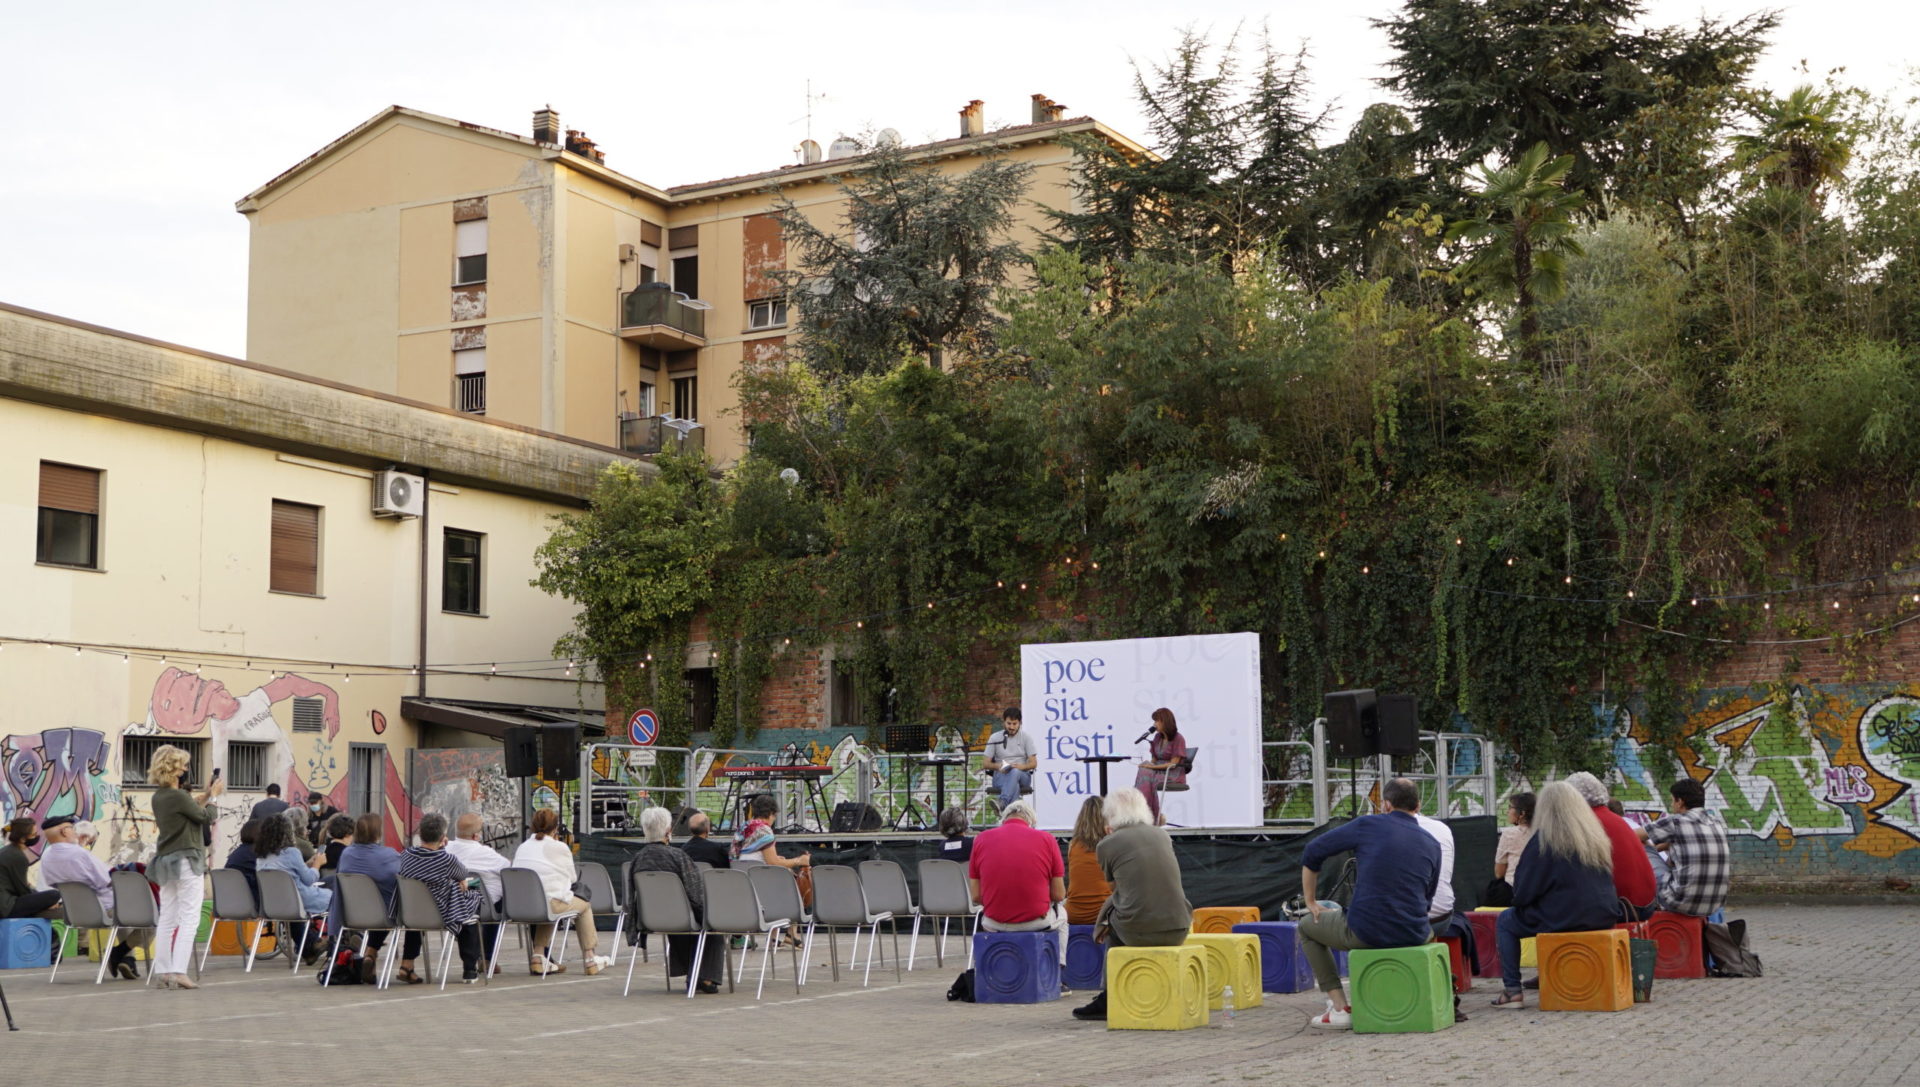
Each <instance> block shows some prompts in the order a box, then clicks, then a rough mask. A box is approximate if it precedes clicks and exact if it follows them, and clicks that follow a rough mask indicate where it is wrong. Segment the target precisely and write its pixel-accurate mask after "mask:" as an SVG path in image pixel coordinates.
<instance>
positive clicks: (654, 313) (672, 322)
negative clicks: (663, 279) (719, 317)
mask: <svg viewBox="0 0 1920 1087" xmlns="http://www.w3.org/2000/svg"><path fill="white" fill-rule="evenodd" d="M708 308H709V307H708V306H707V304H706V303H705V302H700V301H698V300H695V299H691V298H688V297H687V296H686V295H684V294H681V293H679V292H677V291H675V290H674V289H673V288H672V287H669V286H667V285H666V284H665V283H645V284H642V285H640V286H638V287H635V288H634V289H633V290H631V291H628V292H627V294H626V296H625V297H624V298H622V299H621V300H620V336H621V338H623V339H628V340H636V341H638V342H640V343H643V344H645V345H646V346H648V347H654V348H659V349H660V350H662V351H685V350H688V349H689V348H695V347H705V346H706V345H707V312H706V311H707V309H708Z"/></svg>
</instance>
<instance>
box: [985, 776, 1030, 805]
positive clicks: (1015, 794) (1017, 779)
mask: <svg viewBox="0 0 1920 1087" xmlns="http://www.w3.org/2000/svg"><path fill="white" fill-rule="evenodd" d="M1032 784H1033V775H1032V774H1030V773H1028V772H1027V771H1025V770H1016V769H1014V768H1013V767H1011V766H1002V767H1001V768H1000V769H998V770H995V771H994V772H993V790H994V792H996V793H998V794H999V795H1000V806H1001V807H1002V808H1005V807H1006V806H1007V805H1009V804H1011V803H1013V802H1014V801H1016V800H1018V799H1020V794H1021V792H1023V791H1024V790H1026V789H1027V788H1028V787H1029V786H1031V785H1032Z"/></svg>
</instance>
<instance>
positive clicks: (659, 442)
mask: <svg viewBox="0 0 1920 1087" xmlns="http://www.w3.org/2000/svg"><path fill="white" fill-rule="evenodd" d="M706 445H707V428H705V427H703V426H701V425H700V424H699V423H696V422H694V421H693V420H691V419H675V418H674V417H673V416H671V415H635V414H633V413H632V412H624V413H622V414H621V416H620V450H621V452H623V453H631V454H633V455H635V456H649V455H652V454H654V453H658V452H660V451H661V450H662V449H674V450H678V451H680V452H683V453H697V452H699V451H700V450H702V449H705V448H706Z"/></svg>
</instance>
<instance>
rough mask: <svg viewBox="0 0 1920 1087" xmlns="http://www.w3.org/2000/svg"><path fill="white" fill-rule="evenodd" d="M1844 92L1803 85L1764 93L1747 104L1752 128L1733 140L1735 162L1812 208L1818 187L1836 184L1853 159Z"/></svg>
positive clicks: (1760, 180) (1852, 132)
mask: <svg viewBox="0 0 1920 1087" xmlns="http://www.w3.org/2000/svg"><path fill="white" fill-rule="evenodd" d="M1845 104H1846V96H1845V95H1843V94H1842V93H1841V92H1838V91H1831V92H1824V93H1823V92H1821V91H1817V90H1815V89H1814V88H1813V87H1811V86H1808V85H1805V84H1802V85H1801V86H1798V87H1795V88H1794V89H1793V90H1792V91H1790V92H1788V94H1787V96H1786V97H1784V98H1781V97H1777V96H1775V95H1772V94H1767V93H1765V92H1762V93H1760V94H1759V95H1757V96H1755V97H1754V99H1753V102H1752V105H1751V107H1750V110H1751V112H1752V114H1753V119H1754V121H1755V129H1754V131H1751V132H1744V133H1741V134H1739V135H1736V136H1735V137H1734V138H1733V153H1734V161H1735V163H1736V164H1738V165H1739V167H1740V168H1741V169H1743V170H1745V171H1747V173H1748V174H1750V175H1751V176H1752V177H1753V179H1754V180H1755V181H1756V182H1758V183H1759V184H1762V185H1769V186H1773V187H1775V188H1782V189H1791V190H1793V191H1794V192H1798V193H1801V194H1803V195H1805V196H1806V197H1807V199H1808V200H1809V201H1810V202H1812V203H1813V204H1814V205H1815V206H1818V205H1819V204H1820V201H1821V195H1820V189H1821V187H1822V186H1831V185H1836V184H1838V183H1839V182H1840V181H1841V180H1842V179H1843V178H1844V177H1845V176H1846V169H1847V164H1848V163H1849V162H1850V161H1852V159H1853V143H1854V139H1855V135H1856V132H1855V128H1854V126H1853V125H1852V124H1850V123H1849V122H1848V120H1847V119H1846V118H1845V117H1844V116H1843V112H1844V107H1845Z"/></svg>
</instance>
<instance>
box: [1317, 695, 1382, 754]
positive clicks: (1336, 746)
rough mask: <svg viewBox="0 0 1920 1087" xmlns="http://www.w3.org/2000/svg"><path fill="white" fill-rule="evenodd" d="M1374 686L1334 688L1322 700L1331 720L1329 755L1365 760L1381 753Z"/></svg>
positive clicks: (1328, 726) (1328, 732)
mask: <svg viewBox="0 0 1920 1087" xmlns="http://www.w3.org/2000/svg"><path fill="white" fill-rule="evenodd" d="M1374 701H1375V700H1374V694H1373V691H1372V690H1371V689H1366V690H1354V691H1334V692H1332V693H1331V694H1328V695H1327V696H1326V697H1324V698H1323V699H1321V701H1320V716H1322V717H1324V718H1326V719H1327V757H1328V758H1330V759H1364V758H1366V757H1368V756H1370V755H1377V754H1379V753H1380V734H1379V728H1380V726H1379V723H1378V720H1377V718H1376V717H1375V713H1374Z"/></svg>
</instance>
